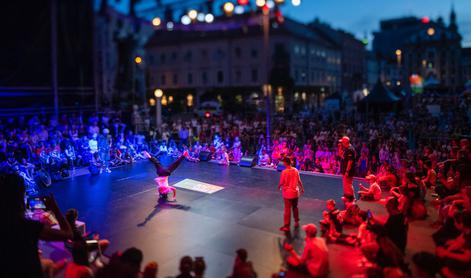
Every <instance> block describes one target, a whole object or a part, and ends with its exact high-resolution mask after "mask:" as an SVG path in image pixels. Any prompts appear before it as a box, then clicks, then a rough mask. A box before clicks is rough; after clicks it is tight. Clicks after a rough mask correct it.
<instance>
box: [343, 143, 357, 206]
mask: <svg viewBox="0 0 471 278" xmlns="http://www.w3.org/2000/svg"><path fill="white" fill-rule="evenodd" d="M339 142H340V145H341V146H340V147H341V149H342V151H341V152H340V156H341V158H342V163H341V165H340V172H341V174H342V176H343V179H342V183H343V197H342V200H343V201H344V202H345V203H347V202H353V201H354V200H355V194H354V192H353V175H354V174H355V166H354V165H355V149H354V148H353V146H352V145H351V144H350V138H348V137H347V136H344V137H342V139H340V140H339Z"/></svg>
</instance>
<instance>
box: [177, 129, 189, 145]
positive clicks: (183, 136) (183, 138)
mask: <svg viewBox="0 0 471 278" xmlns="http://www.w3.org/2000/svg"><path fill="white" fill-rule="evenodd" d="M188 136H189V132H188V129H187V128H186V126H185V125H183V126H182V128H181V129H180V131H179V132H178V137H179V138H180V145H183V146H187V145H188Z"/></svg>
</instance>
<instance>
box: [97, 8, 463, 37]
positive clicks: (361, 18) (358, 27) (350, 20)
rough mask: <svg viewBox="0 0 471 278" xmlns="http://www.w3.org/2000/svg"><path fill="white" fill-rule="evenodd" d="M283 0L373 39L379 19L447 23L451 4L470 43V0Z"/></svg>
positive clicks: (304, 15)
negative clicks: (410, 18)
mask: <svg viewBox="0 0 471 278" xmlns="http://www.w3.org/2000/svg"><path fill="white" fill-rule="evenodd" d="M96 1H97V2H98V1H100V0H96ZM128 1H129V0H109V2H110V4H112V5H114V6H116V7H117V9H118V10H120V11H122V12H125V11H126V8H127V2H128ZM172 1H173V0H163V1H162V2H163V3H166V2H172ZM189 2H191V1H189ZM233 2H235V1H233ZM286 2H287V3H288V4H287V5H285V6H284V7H283V12H284V14H285V15H288V16H289V17H291V18H294V19H297V20H300V21H303V22H309V21H311V20H313V19H314V18H316V17H318V18H319V19H320V20H321V21H323V22H327V23H330V24H331V25H332V26H333V27H336V28H342V29H344V30H347V31H350V32H352V33H353V34H355V35H356V36H357V37H358V38H364V37H365V34H366V35H367V37H368V38H369V39H372V37H371V33H372V32H373V31H375V30H378V29H379V21H380V20H382V19H389V18H394V17H400V16H418V17H423V16H428V17H430V18H431V19H436V18H437V17H439V16H442V17H443V18H444V20H445V23H448V21H449V14H450V10H451V6H452V5H454V7H455V11H456V14H457V18H458V28H459V31H460V32H461V34H462V35H463V46H471V0H302V4H301V6H299V7H293V6H292V5H291V4H290V2H291V1H290V0H286ZM154 3H155V0H141V3H140V4H139V7H138V8H145V7H146V6H147V7H148V6H152V5H154ZM188 8H191V7H188ZM194 8H198V7H197V6H196V7H194Z"/></svg>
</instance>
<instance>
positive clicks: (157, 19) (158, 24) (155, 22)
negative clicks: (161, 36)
mask: <svg viewBox="0 0 471 278" xmlns="http://www.w3.org/2000/svg"><path fill="white" fill-rule="evenodd" d="M160 24H162V20H161V19H160V17H154V19H152V25H154V26H155V27H159V26H160Z"/></svg>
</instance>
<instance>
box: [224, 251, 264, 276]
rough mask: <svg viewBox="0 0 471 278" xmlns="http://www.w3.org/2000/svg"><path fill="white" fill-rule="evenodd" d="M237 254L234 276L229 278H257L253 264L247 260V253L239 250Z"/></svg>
mask: <svg viewBox="0 0 471 278" xmlns="http://www.w3.org/2000/svg"><path fill="white" fill-rule="evenodd" d="M236 254H237V255H236V258H235V262H234V268H233V270H232V275H230V276H228V277H227V278H256V277H257V273H255V270H254V269H253V266H252V262H251V261H248V260H247V257H248V255H247V251H246V250H245V249H239V250H237V251H236Z"/></svg>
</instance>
